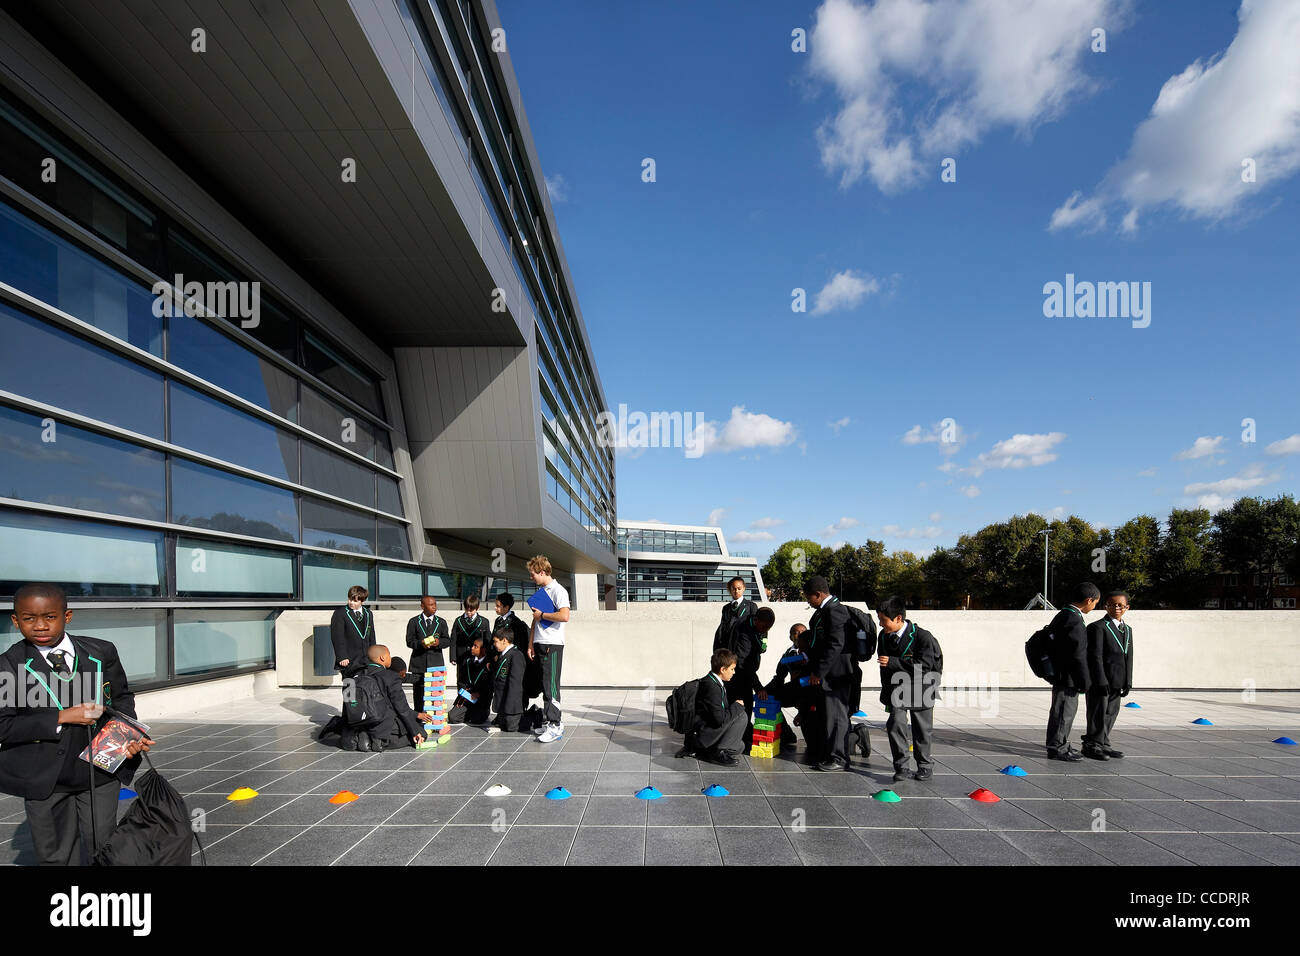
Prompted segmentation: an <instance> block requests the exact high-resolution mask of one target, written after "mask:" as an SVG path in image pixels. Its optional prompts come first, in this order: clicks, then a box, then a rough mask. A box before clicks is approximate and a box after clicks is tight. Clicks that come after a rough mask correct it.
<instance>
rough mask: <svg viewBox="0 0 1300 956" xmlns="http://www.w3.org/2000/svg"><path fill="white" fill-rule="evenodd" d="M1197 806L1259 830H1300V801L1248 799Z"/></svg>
mask: <svg viewBox="0 0 1300 956" xmlns="http://www.w3.org/2000/svg"><path fill="white" fill-rule="evenodd" d="M1197 806H1200V807H1204V808H1205V809H1207V810H1213V811H1214V812H1215V813H1218V814H1221V815H1223V816H1225V817H1231V818H1232V819H1233V820H1237V821H1239V822H1241V823H1245V824H1247V825H1249V826H1251V827H1254V828H1255V829H1257V830H1265V831H1271V832H1274V833H1280V832H1283V831H1300V803H1294V802H1288V801H1269V802H1263V801H1255V800H1251V801H1246V802H1243V803H1237V802H1228V803H1224V802H1219V803H1198V804H1197ZM1200 829H1202V830H1213V829H1219V830H1222V829H1232V830H1235V829H1239V828H1238V827H1226V828H1225V827H1200Z"/></svg>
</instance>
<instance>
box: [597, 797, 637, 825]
mask: <svg viewBox="0 0 1300 956" xmlns="http://www.w3.org/2000/svg"><path fill="white" fill-rule="evenodd" d="M649 806H650V802H649V801H646V800H638V799H637V798H636V797H631V796H627V795H619V796H593V797H589V798H588V800H587V812H586V813H585V814H584V815H583V817H582V825H583V826H584V827H586V826H642V827H643V826H645V823H646V817H647V815H648V814H649Z"/></svg>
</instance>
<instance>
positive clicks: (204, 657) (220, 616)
mask: <svg viewBox="0 0 1300 956" xmlns="http://www.w3.org/2000/svg"><path fill="white" fill-rule="evenodd" d="M175 613H176V621H175V633H176V637H175V655H176V676H177V677H180V676H184V675H188V674H206V673H210V672H212V671H224V670H235V669H238V670H250V669H253V668H258V667H268V666H270V665H271V664H273V663H274V662H275V648H274V646H273V637H274V631H275V616H276V612H275V611H245V610H239V611H221V610H213V609H211V608H203V609H200V610H177V611H176V612H175Z"/></svg>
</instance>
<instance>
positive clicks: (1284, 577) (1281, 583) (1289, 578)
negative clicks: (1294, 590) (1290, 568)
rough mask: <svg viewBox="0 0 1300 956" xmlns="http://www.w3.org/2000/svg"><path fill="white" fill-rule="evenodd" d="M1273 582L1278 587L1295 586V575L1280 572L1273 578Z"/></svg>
mask: <svg viewBox="0 0 1300 956" xmlns="http://www.w3.org/2000/svg"><path fill="white" fill-rule="evenodd" d="M1273 583H1274V584H1276V585H1277V586H1278V587H1284V588H1290V587H1295V577H1294V576H1293V575H1290V574H1279V575H1277V576H1276V577H1274V578H1273Z"/></svg>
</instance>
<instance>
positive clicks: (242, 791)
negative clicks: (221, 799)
mask: <svg viewBox="0 0 1300 956" xmlns="http://www.w3.org/2000/svg"><path fill="white" fill-rule="evenodd" d="M255 796H257V791H256V790H254V789H253V788H252V787H240V788H239V789H238V790H236V791H235V792H234V793H232V794H231V795H230V796H228V797H226V799H227V800H252V799H253V798H254V797H255Z"/></svg>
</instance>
